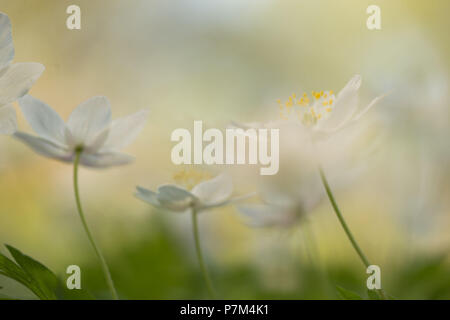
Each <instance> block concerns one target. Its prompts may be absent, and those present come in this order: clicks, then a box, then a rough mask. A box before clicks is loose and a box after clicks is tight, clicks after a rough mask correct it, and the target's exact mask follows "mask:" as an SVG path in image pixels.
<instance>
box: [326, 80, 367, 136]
mask: <svg viewBox="0 0 450 320" xmlns="http://www.w3.org/2000/svg"><path fill="white" fill-rule="evenodd" d="M360 86H361V76H360V75H355V76H353V78H351V79H350V81H349V82H348V83H347V85H346V86H345V87H344V88H343V89H342V90H341V91H340V92H339V93H338V95H337V98H336V102H335V105H334V107H333V111H331V114H330V116H329V117H328V118H327V119H324V120H323V124H322V126H321V129H324V130H333V129H334V128H337V127H340V126H342V124H344V123H345V122H347V121H348V120H350V119H351V117H352V116H353V114H354V113H355V111H356V109H357V108H358V89H359V87H360Z"/></svg>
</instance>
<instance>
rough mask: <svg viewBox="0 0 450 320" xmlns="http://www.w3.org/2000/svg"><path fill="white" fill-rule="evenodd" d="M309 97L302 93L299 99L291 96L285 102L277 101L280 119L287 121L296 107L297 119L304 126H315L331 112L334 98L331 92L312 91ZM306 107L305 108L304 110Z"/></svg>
mask: <svg viewBox="0 0 450 320" xmlns="http://www.w3.org/2000/svg"><path fill="white" fill-rule="evenodd" d="M311 97H312V98H309V96H308V94H307V93H306V92H305V93H303V94H302V95H301V96H300V98H297V96H296V95H295V94H293V95H291V96H290V97H289V98H288V100H287V101H286V102H282V101H281V100H280V99H278V100H277V102H278V106H279V109H280V118H281V119H284V120H287V119H289V116H290V115H291V112H292V110H293V108H294V107H295V106H298V107H299V108H298V109H297V115H298V119H299V120H300V121H301V122H302V123H303V124H306V125H311V124H316V123H317V121H318V120H319V119H321V118H322V117H324V116H325V115H326V114H327V113H329V112H331V111H332V108H333V106H334V102H335V98H334V93H333V91H332V90H330V91H312V92H311ZM305 107H306V108H305Z"/></svg>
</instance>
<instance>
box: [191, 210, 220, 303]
mask: <svg viewBox="0 0 450 320" xmlns="http://www.w3.org/2000/svg"><path fill="white" fill-rule="evenodd" d="M192 231H193V233H194V241H195V250H196V251H197V259H198V263H199V265H200V269H201V271H202V274H203V278H204V279H205V282H206V287H207V288H208V293H209V295H210V297H211V298H213V299H214V298H215V293H214V288H213V285H212V281H211V278H210V277H209V274H208V270H207V269H206V265H205V262H204V261H203V255H202V249H201V247H200V236H199V232H198V223H197V211H196V210H195V209H194V208H192Z"/></svg>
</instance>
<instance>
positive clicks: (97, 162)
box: [14, 95, 148, 168]
mask: <svg viewBox="0 0 450 320" xmlns="http://www.w3.org/2000/svg"><path fill="white" fill-rule="evenodd" d="M19 105H20V108H21V110H22V112H23V114H24V116H25V118H26V120H27V121H28V123H29V124H30V125H31V127H32V129H33V130H34V131H35V132H36V133H37V135H38V136H33V135H30V134H28V133H25V132H20V131H18V132H15V133H14V137H16V138H17V139H19V140H21V141H22V142H24V143H25V144H26V145H28V146H29V147H30V148H32V149H33V150H34V151H35V152H37V153H38V154H40V155H43V156H45V157H48V158H53V159H57V160H60V161H63V162H73V161H74V160H75V157H76V154H77V153H81V155H80V164H82V165H84V166H87V167H95V168H104V167H109V166H116V165H123V164H127V163H129V162H131V161H132V160H133V159H134V157H133V156H131V155H128V154H125V153H121V152H119V151H118V150H120V149H122V148H124V147H126V146H127V145H128V144H130V143H131V142H132V141H133V140H134V139H135V138H136V136H137V134H138V133H139V132H140V131H141V129H142V128H143V126H144V124H145V121H146V118H147V114H148V111H147V110H140V111H138V112H136V113H134V114H131V115H129V116H126V117H124V118H120V119H117V120H114V121H112V120H111V108H110V104H109V101H108V99H107V98H106V97H102V96H97V97H93V98H90V99H89V100H87V101H85V102H83V103H81V104H80V105H79V106H78V107H77V108H76V109H75V110H74V111H73V112H72V113H71V114H70V116H69V119H68V121H67V123H65V122H64V121H63V119H62V118H61V117H60V116H59V115H58V114H57V113H56V112H55V111H54V110H53V109H52V108H51V107H50V106H48V105H47V104H45V103H44V102H42V101H39V100H38V99H36V98H33V97H32V96H30V95H26V96H24V97H22V98H20V99H19Z"/></svg>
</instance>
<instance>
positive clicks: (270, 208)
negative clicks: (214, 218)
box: [236, 170, 325, 228]
mask: <svg viewBox="0 0 450 320" xmlns="http://www.w3.org/2000/svg"><path fill="white" fill-rule="evenodd" d="M290 173H291V175H295V178H294V177H279V179H276V180H275V181H271V182H270V183H267V184H265V185H263V187H262V191H261V192H260V193H259V194H260V198H261V200H262V203H252V204H245V205H236V208H237V210H238V211H239V212H240V213H241V215H242V216H243V217H244V219H245V220H244V223H245V224H247V225H248V226H250V227H256V228H257V227H280V228H290V227H293V226H295V225H296V224H297V223H302V222H303V221H304V220H305V219H306V218H307V216H308V214H309V213H310V212H311V211H312V210H314V208H316V206H317V205H318V204H319V203H320V202H321V201H322V199H323V197H324V196H325V194H324V192H323V190H322V189H323V188H322V186H321V185H320V181H319V180H318V177H317V174H316V172H302V173H301V174H300V173H299V172H295V170H290ZM290 178H292V179H293V180H295V181H292V182H291V181H289V179H290ZM298 179H299V180H300V181H302V183H298V181H297V180H298Z"/></svg>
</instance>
